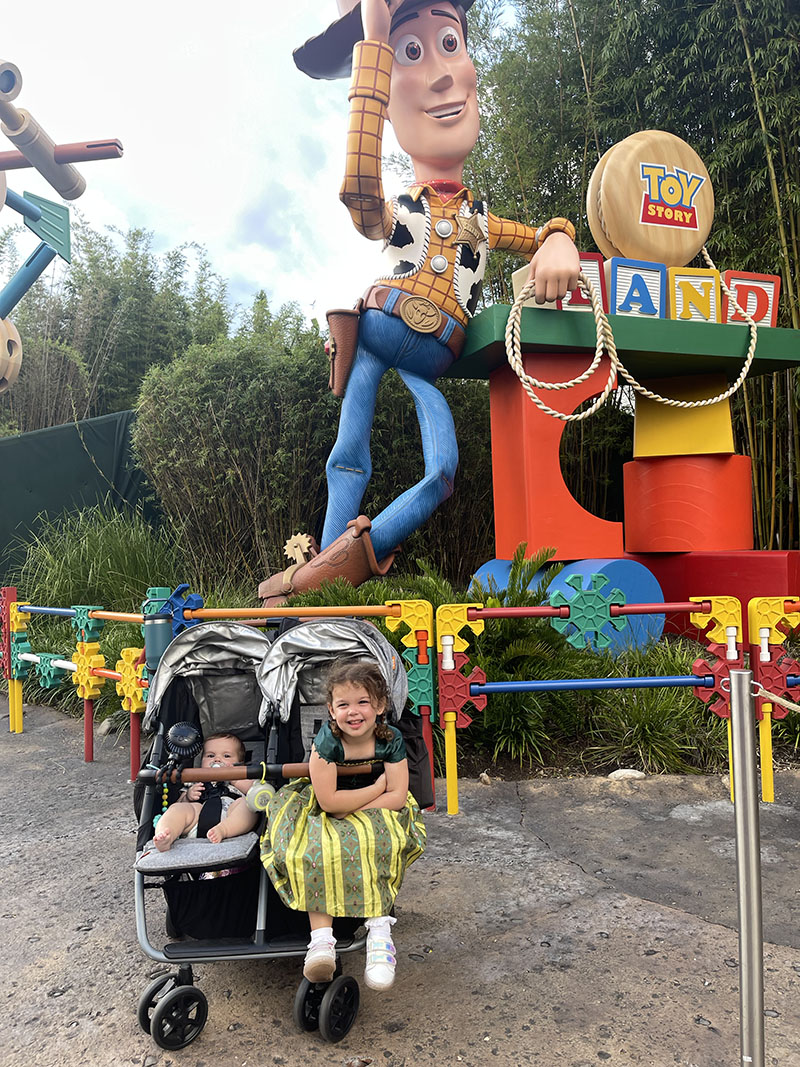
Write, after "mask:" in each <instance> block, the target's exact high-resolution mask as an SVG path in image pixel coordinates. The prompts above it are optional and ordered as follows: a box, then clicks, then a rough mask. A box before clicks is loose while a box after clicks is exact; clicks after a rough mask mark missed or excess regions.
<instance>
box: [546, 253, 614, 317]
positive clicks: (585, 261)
mask: <svg viewBox="0 0 800 1067" xmlns="http://www.w3.org/2000/svg"><path fill="white" fill-rule="evenodd" d="M580 261H581V270H582V271H583V273H584V274H585V275H586V277H587V278H588V279H589V281H590V282H591V283H592V285H593V286H594V289H595V291H596V292H598V293H599V294H600V301H601V303H602V305H603V311H608V291H607V289H606V274H605V271H604V269H603V257H602V256H601V255H600V253H599V252H581V253H580ZM556 303H557V304H558V306H559V308H561V309H562V310H564V311H589V312H591V310H592V302H591V300H590V299H589V297H588V296H586V294H585V293H584V292H583V291H582V290H581V289H573V290H572V291H571V292H569V293H567V295H566V296H565V297H564V299H563V300H557V301H556Z"/></svg>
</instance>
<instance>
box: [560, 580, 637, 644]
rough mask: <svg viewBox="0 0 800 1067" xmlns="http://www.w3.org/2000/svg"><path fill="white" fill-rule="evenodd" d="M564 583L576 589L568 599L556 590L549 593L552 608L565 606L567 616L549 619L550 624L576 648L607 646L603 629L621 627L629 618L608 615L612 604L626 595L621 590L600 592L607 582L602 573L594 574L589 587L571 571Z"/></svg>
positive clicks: (620, 600) (622, 599) (621, 628)
mask: <svg viewBox="0 0 800 1067" xmlns="http://www.w3.org/2000/svg"><path fill="white" fill-rule="evenodd" d="M566 583H567V585H569V586H572V588H573V589H574V590H575V594H574V596H571V597H569V598H567V597H566V596H564V594H563V593H562V592H561V591H560V590H557V591H556V592H555V593H553V594H552V595H551V596H550V604H551V606H552V607H554V608H560V607H568V608H569V618H568V619H559V618H553V619H551V620H550V625H551V626H552V627H553V628H554V629H556V630H558V631H559V633H562V634H565V636H566V638H567V640H568V641H569V643H570V644H571V645H573V647H575V648H585V647H586V645H587V644H589V645H590V646H591V647H592V648H593V649H594V650H595V651H598V650H599V649H602V648H608V646H609V645H610V644H611V637H610V636H609V634H608V633H607V632H606V631H607V628H608V627H609V626H613V627H614V629H615V630H624V629H625V627H626V626H627V625H628V620H627V618H626V616H624V615H617V616H615V617H614V618H612V617H611V605H612V604H619V605H620V606H622V605H624V604H625V595H624V594H623V592H622V590H620V589H610V590H609V591H608V592H604V591H603V587H604V586H605V585H607V584H608V577H607V576H606V575H605V574H593V575H592V584H591V586H589V587H588V588H587V587H585V586H584V584H583V578H582V577H581V575H580V574H571V575H570V576H569V578H567V579H566Z"/></svg>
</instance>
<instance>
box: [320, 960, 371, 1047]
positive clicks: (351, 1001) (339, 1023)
mask: <svg viewBox="0 0 800 1067" xmlns="http://www.w3.org/2000/svg"><path fill="white" fill-rule="evenodd" d="M360 999H361V994H360V993H359V989H358V982H357V981H356V980H355V978H352V977H351V976H350V975H340V976H339V977H338V978H334V980H333V981H332V982H331V984H330V985H329V986H328V988H327V989H326V990H325V993H324V995H323V997H322V1004H321V1005H320V1009H319V1032H320V1034H321V1035H322V1037H324V1038H325V1040H326V1041H330V1042H332V1043H334V1044H335V1043H336V1042H337V1041H341V1040H342V1038H343V1037H345V1036H346V1035H347V1033H348V1031H349V1030H350V1027H351V1026H352V1025H353V1023H354V1022H355V1021H356V1015H358V1004H359V1000H360Z"/></svg>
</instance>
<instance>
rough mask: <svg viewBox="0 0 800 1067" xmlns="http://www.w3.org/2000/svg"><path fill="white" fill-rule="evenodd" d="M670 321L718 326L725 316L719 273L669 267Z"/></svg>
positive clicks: (701, 269)
mask: <svg viewBox="0 0 800 1067" xmlns="http://www.w3.org/2000/svg"><path fill="white" fill-rule="evenodd" d="M667 274H668V276H669V317H670V318H671V319H681V320H685V321H687V322H719V321H720V318H721V315H722V305H721V302H720V295H721V292H722V290H721V289H720V285H719V271H717V270H710V269H708V268H706V267H670V268H669V270H668V271H667Z"/></svg>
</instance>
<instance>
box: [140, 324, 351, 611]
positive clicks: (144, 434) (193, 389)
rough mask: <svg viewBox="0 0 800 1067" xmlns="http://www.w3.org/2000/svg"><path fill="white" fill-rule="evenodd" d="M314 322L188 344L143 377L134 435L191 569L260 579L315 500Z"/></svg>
mask: <svg viewBox="0 0 800 1067" xmlns="http://www.w3.org/2000/svg"><path fill="white" fill-rule="evenodd" d="M325 373H326V371H325V355H324V352H323V350H322V340H321V338H320V335H319V331H318V330H317V327H316V324H314V325H313V326H311V327H307V326H305V324H304V323H303V322H302V318H301V317H300V314H299V312H298V311H296V310H295V309H292V308H286V309H283V310H282V312H281V313H280V314H279V315H278V316H276V317H275V318H274V319H273V318H270V319H269V320H267V321H265V322H264V329H263V332H260V333H254V332H245V333H242V334H240V335H239V336H237V337H236V338H233V339H228V338H220V339H219V340H217V341H216V342H215V343H214V344H211V345H199V344H193V345H191V346H190V347H189V348H188V349H187V350H186V352H184V353H182V354H181V355H179V356H177V357H176V358H175V359H174V360H172V362H170V363H169V364H167V365H165V366H161V367H153V368H151V370H150V371H149V373H148V374H147V376H146V377H145V380H144V383H143V386H142V391H141V396H140V400H139V406H138V420H137V423H136V427H135V430H134V434H133V442H134V448H135V451H136V454H137V456H138V459H139V462H140V464H141V466H142V467H143V469H144V470H145V472H146V473H147V475H148V478H149V480H150V482H151V484H152V485H153V486H154V487H155V490H156V492H157V494H158V497H159V500H160V502H161V505H162V507H163V509H164V512H165V514H166V515H167V517H168V519H169V522H170V526H171V529H172V530H173V531H174V534H175V536H176V538H177V539H178V540H179V541H180V543H181V544H182V546H183V548H184V550H185V552H186V554H187V556H189V557H190V558H192V559H194V560H195V561H196V567H197V570H198V574H199V577H200V578H201V580H202V581H203V582H205V583H209V584H213V583H214V582H216V581H217V580H218V578H219V577H220V576H222V575H223V574H226V575H228V576H230V577H231V578H233V579H234V580H237V581H242V582H245V581H246V582H248V583H249V584H250V586H251V587H252V589H253V592H255V587H256V585H257V584H258V582H259V581H260V580H261V579H263V578H264V577H265V576H266V575H267V574H268V573H270V571H272V570H275V569H277V568H278V567H279V566H280V559H281V555H282V548H283V544H284V542H285V541H286V539H287V538H288V537H289V536H290V535H291V534H292V533H293V532H295V531H297V530H300V529H305V528H306V526H307V523H308V521H309V516H314V515H316V514H318V513H319V512H320V510H321V508H322V504H323V501H324V494H325V488H324V464H325V458H324V457H325V455H326V454H327V451H328V447H329V442H330V440H331V437H332V431H333V425H334V417H335V406H334V401H333V398H332V397H331V396H330V395H329V394H328V393H327V392H326V391H325V390H324V388H322V387H321V383H322V382H323V381H324V375H325Z"/></svg>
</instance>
